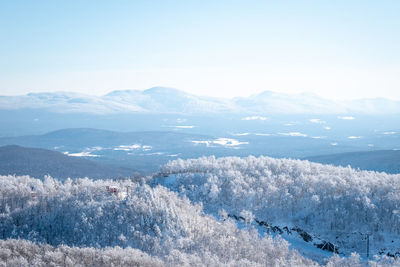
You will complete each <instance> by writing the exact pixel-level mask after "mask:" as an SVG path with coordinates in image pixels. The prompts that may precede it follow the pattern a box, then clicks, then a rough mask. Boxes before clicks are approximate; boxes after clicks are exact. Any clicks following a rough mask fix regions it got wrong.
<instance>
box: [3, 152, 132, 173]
mask: <svg viewBox="0 0 400 267" xmlns="http://www.w3.org/2000/svg"><path fill="white" fill-rule="evenodd" d="M14 174H15V175H30V176H32V177H35V178H38V179H43V177H44V176H45V175H50V176H52V177H56V178H57V179H66V178H68V177H70V178H83V177H90V178H92V179H106V178H118V177H133V176H134V174H135V171H134V170H133V169H129V168H123V167H116V166H111V165H105V164H99V163H96V162H93V161H91V160H88V159H84V158H79V157H69V156H67V155H64V154H63V153H60V152H57V151H52V150H47V149H40V148H28V147H21V146H17V145H10V146H3V147H0V175H14Z"/></svg>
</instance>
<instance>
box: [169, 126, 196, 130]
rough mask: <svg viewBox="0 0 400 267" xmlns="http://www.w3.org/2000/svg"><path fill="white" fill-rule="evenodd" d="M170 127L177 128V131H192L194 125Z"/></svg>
mask: <svg viewBox="0 0 400 267" xmlns="http://www.w3.org/2000/svg"><path fill="white" fill-rule="evenodd" d="M172 127H175V128H179V129H192V128H194V127H195V126H194V125H177V126H172Z"/></svg>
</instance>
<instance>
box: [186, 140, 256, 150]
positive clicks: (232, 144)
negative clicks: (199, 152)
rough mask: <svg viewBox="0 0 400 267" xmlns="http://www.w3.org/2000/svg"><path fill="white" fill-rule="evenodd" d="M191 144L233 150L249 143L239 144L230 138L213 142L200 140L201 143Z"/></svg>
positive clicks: (194, 141)
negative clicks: (218, 146) (216, 146)
mask: <svg viewBox="0 0 400 267" xmlns="http://www.w3.org/2000/svg"><path fill="white" fill-rule="evenodd" d="M192 143H194V144H204V145H206V146H207V147H212V146H213V145H220V146H224V147H232V148H235V147H237V146H239V145H247V144H249V142H240V141H238V140H236V139H232V138H218V139H215V140H202V141H197V140H193V141H192Z"/></svg>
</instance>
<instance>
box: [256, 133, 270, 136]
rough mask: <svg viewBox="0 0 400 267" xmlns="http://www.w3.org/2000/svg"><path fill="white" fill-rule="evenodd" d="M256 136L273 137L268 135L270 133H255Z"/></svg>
mask: <svg viewBox="0 0 400 267" xmlns="http://www.w3.org/2000/svg"><path fill="white" fill-rule="evenodd" d="M255 135H258V136H271V134H268V133H255Z"/></svg>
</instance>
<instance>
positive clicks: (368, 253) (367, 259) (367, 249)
mask: <svg viewBox="0 0 400 267" xmlns="http://www.w3.org/2000/svg"><path fill="white" fill-rule="evenodd" d="M369 235H370V234H369V233H368V234H367V260H369Z"/></svg>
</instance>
